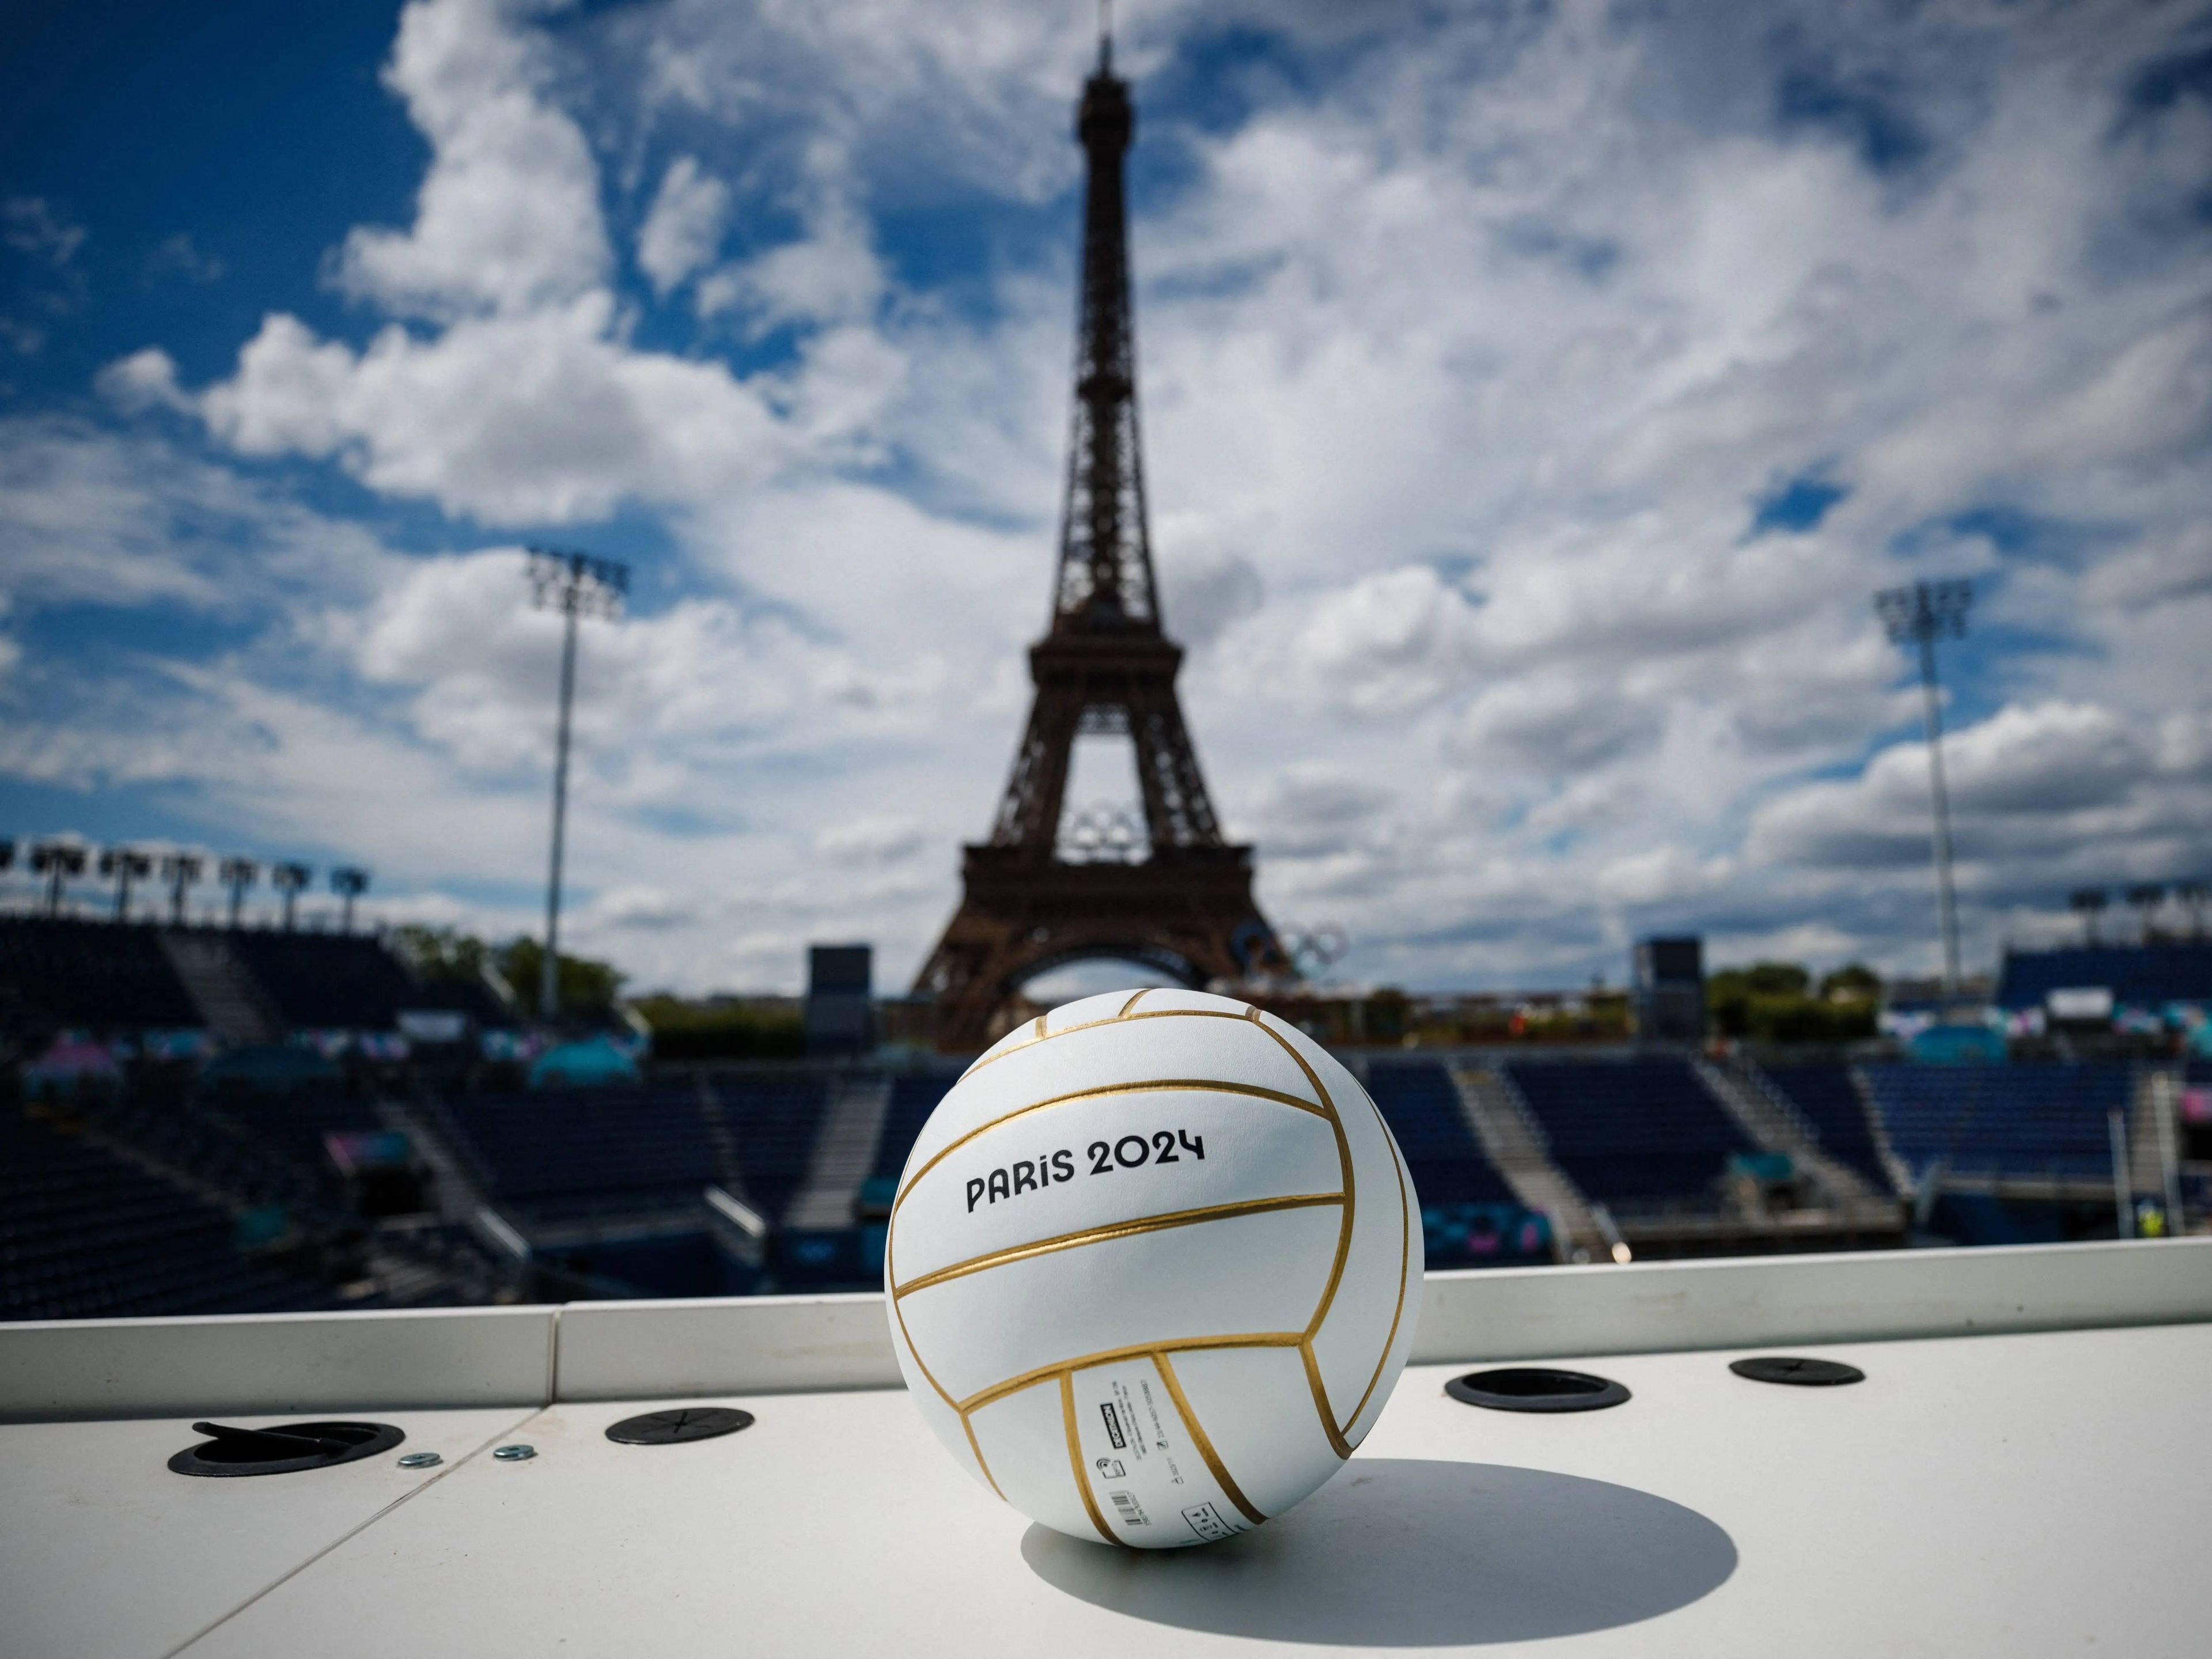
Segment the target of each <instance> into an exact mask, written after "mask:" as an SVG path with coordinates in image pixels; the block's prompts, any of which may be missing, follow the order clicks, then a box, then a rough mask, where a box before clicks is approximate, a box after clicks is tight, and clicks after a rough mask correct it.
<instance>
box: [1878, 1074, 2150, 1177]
mask: <svg viewBox="0 0 2212 1659" xmlns="http://www.w3.org/2000/svg"><path fill="white" fill-rule="evenodd" d="M1860 1073H1861V1075H1862V1076H1863V1077H1864V1078H1865V1079H1866V1083H1867V1089H1868V1092H1869V1094H1870V1095H1871V1096H1872V1097H1873V1099H1874V1102H1875V1106H1876V1108H1877V1109H1879V1110H1880V1111H1881V1116H1882V1124H1883V1127H1885V1128H1886V1129H1887V1131H1888V1133H1889V1141H1890V1145H1891V1146H1893V1147H1895V1148H1896V1149H1897V1153H1898V1156H1899V1157H1900V1158H1903V1159H1904V1160H1905V1162H1906V1163H1907V1164H1910V1165H1911V1166H1912V1169H1913V1171H1914V1173H1915V1175H1916V1176H1917V1175H1918V1174H1920V1173H1922V1172H1923V1171H1925V1170H1927V1168H1928V1167H1929V1165H1930V1164H1933V1163H1935V1162H1936V1160H1937V1159H1938V1158H1942V1159H1944V1160H1946V1161H1947V1164H1948V1168H1949V1169H1950V1170H1952V1171H1953V1172H1954V1173H1956V1174H1960V1175H1985V1176H2046V1177H2048V1176H2058V1177H2072V1178H2075V1179H2086V1180H2095V1179H2097V1178H2099V1177H2100V1176H2110V1175H2111V1173H2112V1142H2111V1139H2110V1130H2109V1129H2108V1127H2107V1125H2106V1117H2107V1115H2108V1114H2109V1113H2111V1112H2113V1111H2118V1112H2121V1113H2125V1112H2127V1111H2128V1110H2129V1109H2130V1104H2131V1103H2132V1101H2133V1098H2134V1088H2135V1079H2134V1074H2133V1073H2132V1072H2131V1071H2130V1068H2129V1067H2128V1066H2125V1065H2124V1064H2119V1063H2116V1062H2112V1061H2101V1062H2084V1063H2081V1064H2076V1065H2048V1066H2045V1065H2023V1066H1912V1065H1904V1064H1881V1065H1869V1066H1862V1067H1860Z"/></svg>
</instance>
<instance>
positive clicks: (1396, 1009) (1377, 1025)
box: [1365, 985, 1413, 1042]
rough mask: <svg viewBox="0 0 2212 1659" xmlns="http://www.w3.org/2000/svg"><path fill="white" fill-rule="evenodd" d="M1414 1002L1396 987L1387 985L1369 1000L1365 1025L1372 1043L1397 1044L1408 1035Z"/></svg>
mask: <svg viewBox="0 0 2212 1659" xmlns="http://www.w3.org/2000/svg"><path fill="white" fill-rule="evenodd" d="M1412 1013H1413V1003H1412V1000H1410V999H1409V998H1407V995H1406V994H1405V993H1404V992H1403V991H1401V990H1400V989H1399V988H1398V987H1396V986H1395V985H1386V986H1384V987H1383V988H1382V989H1381V990H1379V991H1377V992H1376V993H1375V994H1374V995H1372V996H1370V997H1369V998H1368V999H1367V1009H1366V1015H1365V1024H1366V1027H1367V1036H1368V1040H1369V1041H1370V1042H1397V1041H1398V1040H1399V1039H1400V1038H1401V1037H1403V1036H1405V1035H1406V1030H1407V1023H1408V1021H1409V1019H1410V1018H1411V1016H1412Z"/></svg>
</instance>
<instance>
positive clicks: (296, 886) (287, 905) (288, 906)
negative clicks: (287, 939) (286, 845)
mask: <svg viewBox="0 0 2212 1659" xmlns="http://www.w3.org/2000/svg"><path fill="white" fill-rule="evenodd" d="M314 875H315V872H313V870H310V869H309V868H308V867H307V866H306V865H304V864H272V865H271V866H269V884H270V886H271V887H274V888H275V889H276V890H277V891H278V892H279V893H281V894H283V896H284V931H285V932H286V933H290V932H291V931H292V906H293V903H294V902H295V901H296V900H297V899H298V898H299V896H300V890H301V888H303V887H305V886H306V885H307V884H308V883H309V882H310V881H312V880H313V879H314Z"/></svg>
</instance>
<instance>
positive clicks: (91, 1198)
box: [0, 1112, 371, 1319]
mask: <svg viewBox="0 0 2212 1659" xmlns="http://www.w3.org/2000/svg"><path fill="white" fill-rule="evenodd" d="M233 1236H234V1235H233V1227H232V1223H231V1220H230V1218H229V1217H228V1215H226V1214H225V1213H224V1212H222V1210H220V1209H218V1208H216V1206H213V1205H211V1204H206V1203H203V1202H201V1201H200V1200H197V1199H196V1198H193V1197H191V1196H190V1195H188V1194H185V1193H184V1192H181V1191H179V1190H178V1189H177V1188H173V1187H171V1186H169V1185H167V1183H166V1182H161V1181H157V1180H155V1178H154V1177H153V1176H149V1175H147V1174H145V1173H144V1172H143V1170H139V1169H137V1168H136V1167H135V1166H133V1165H131V1164H127V1163H125V1162H124V1161H123V1160H122V1159H120V1158H116V1157H113V1156H112V1155H111V1154H110V1153H108V1152H106V1151H104V1150H103V1149H101V1148H100V1147H98V1146H90V1145H88V1144H86V1143H85V1142H84V1141H83V1140H82V1139H80V1138H79V1137H77V1136H76V1135H72V1134H66V1133H61V1132H59V1131H58V1130H57V1129H55V1128H53V1127H50V1126H49V1125H47V1124H45V1123H42V1122H38V1121H33V1120H32V1119H29V1118H27V1117H24V1116H22V1115H20V1114H17V1113H14V1112H9V1113H5V1114H0V1319H97V1318H117V1317H125V1316H155V1315H161V1316H175V1315H180V1314H216V1313H275V1312H312V1311H314V1310H319V1309H327V1308H333V1307H337V1306H341V1305H343V1306H349V1307H362V1306H368V1305H371V1304H369V1303H368V1302H364V1301H355V1302H344V1301H343V1299H342V1298H341V1297H339V1296H338V1295H337V1292H336V1291H334V1290H333V1289H332V1288H331V1286H330V1285H327V1284H325V1283H324V1282H322V1281H321V1280H319V1279H313V1278H310V1277H308V1276H307V1275H305V1274H301V1273H292V1272H289V1271H288V1270H285V1269H283V1268H280V1267H276V1266H273V1265H271V1264H270V1263H267V1262H263V1261H256V1260H253V1259H252V1258H251V1257H248V1256H246V1255H241V1254H240V1253H239V1251H238V1250H236V1249H234V1247H233V1243H232V1240H233Z"/></svg>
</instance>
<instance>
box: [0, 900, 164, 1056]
mask: <svg viewBox="0 0 2212 1659" xmlns="http://www.w3.org/2000/svg"><path fill="white" fill-rule="evenodd" d="M0 987H5V988H4V990H0V995H4V996H5V997H6V998H7V1000H9V1001H11V1002H13V1003H14V1004H15V1006H12V1007H9V1006H0V1018H4V1019H5V1020H6V1022H7V1023H8V1024H9V1025H10V1026H11V1027H13V1028H15V1029H16V1030H34V1029H37V1028H39V1027H41V1026H57V1025H58V1026H88V1027H92V1028H94V1029H98V1030H114V1029H119V1028H143V1027H168V1028H179V1029H183V1028H189V1027H193V1026H197V1025H198V1024H200V1015H199V1011H198V1009H197V1008H196V1007H194V1006H193V1005H192V1000H191V997H190V996H189V995H188V994H186V993H185V987H184V984H183V982H182V981H179V979H178V977H177V975H176V970H175V969H173V968H172V967H170V965H169V959H168V957H167V956H165V955H163V954H162V951H161V936H160V933H159V931H158V930H157V929H155V928H153V927H142V926H138V925H136V924H124V925H118V924H115V923H112V922H102V921H67V920H62V919H58V918H51V917H44V916H9V917H5V918H0Z"/></svg>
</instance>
